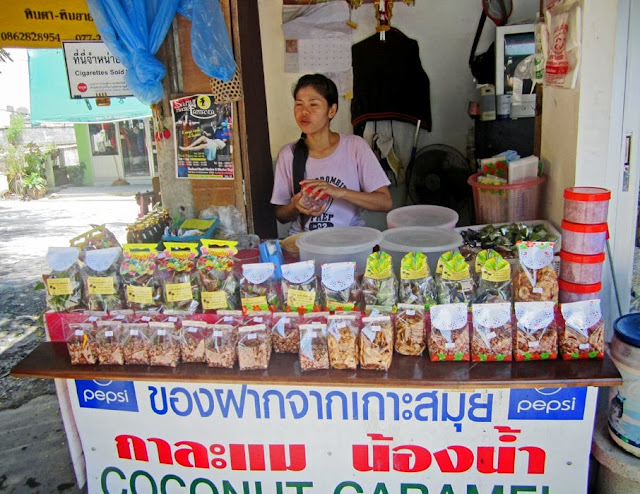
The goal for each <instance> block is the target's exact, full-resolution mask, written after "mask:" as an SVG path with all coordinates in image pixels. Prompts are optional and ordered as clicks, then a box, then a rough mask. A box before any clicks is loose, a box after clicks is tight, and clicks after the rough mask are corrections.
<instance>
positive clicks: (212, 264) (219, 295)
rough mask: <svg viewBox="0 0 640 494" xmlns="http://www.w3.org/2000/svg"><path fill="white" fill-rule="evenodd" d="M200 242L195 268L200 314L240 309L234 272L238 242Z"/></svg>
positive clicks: (238, 289)
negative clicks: (234, 257)
mask: <svg viewBox="0 0 640 494" xmlns="http://www.w3.org/2000/svg"><path fill="white" fill-rule="evenodd" d="M201 242H202V246H201V247H200V257H199V258H198V261H197V267H198V272H199V274H200V290H201V292H200V296H201V299H202V310H203V312H212V311H214V310H217V309H226V310H232V309H240V307H241V306H240V285H239V283H238V279H237V278H236V275H235V273H234V270H233V266H234V259H233V256H234V255H235V254H237V253H238V249H237V248H236V244H237V243H238V242H235V241H232V240H210V239H204V238H203V239H202V240H201Z"/></svg>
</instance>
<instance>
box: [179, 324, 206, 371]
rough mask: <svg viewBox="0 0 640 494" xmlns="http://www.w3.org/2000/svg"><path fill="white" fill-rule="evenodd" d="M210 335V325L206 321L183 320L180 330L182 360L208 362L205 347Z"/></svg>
mask: <svg viewBox="0 0 640 494" xmlns="http://www.w3.org/2000/svg"><path fill="white" fill-rule="evenodd" d="M210 333H211V328H210V325H208V324H207V323H206V322H205V321H192V320H189V319H183V320H182V327H181V328H180V360H181V361H182V362H206V357H205V346H206V342H207V339H208V338H209V336H210Z"/></svg>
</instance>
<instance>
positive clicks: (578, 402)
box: [509, 388, 587, 420]
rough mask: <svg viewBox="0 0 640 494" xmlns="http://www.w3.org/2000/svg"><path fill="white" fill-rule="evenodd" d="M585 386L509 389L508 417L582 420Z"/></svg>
mask: <svg viewBox="0 0 640 494" xmlns="http://www.w3.org/2000/svg"><path fill="white" fill-rule="evenodd" d="M586 398H587V388H542V389H511V390H509V419H516V420H582V419H583V418H584V405H585V401H586Z"/></svg>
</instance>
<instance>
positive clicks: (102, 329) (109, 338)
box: [96, 321, 124, 365]
mask: <svg viewBox="0 0 640 494" xmlns="http://www.w3.org/2000/svg"><path fill="white" fill-rule="evenodd" d="M96 328H97V330H96V343H97V351H98V363H100V364H103V365H105V364H106V365H122V364H124V355H123V353H122V323H120V322H119V321H97V322H96Z"/></svg>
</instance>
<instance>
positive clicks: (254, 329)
mask: <svg viewBox="0 0 640 494" xmlns="http://www.w3.org/2000/svg"><path fill="white" fill-rule="evenodd" d="M237 352H238V364H239V366H240V370H256V369H266V368H268V367H269V360H270V359H271V337H270V335H269V333H268V331H267V326H266V325H264V324H255V325H252V326H241V327H240V328H239V329H238V346H237Z"/></svg>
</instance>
